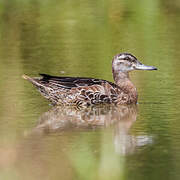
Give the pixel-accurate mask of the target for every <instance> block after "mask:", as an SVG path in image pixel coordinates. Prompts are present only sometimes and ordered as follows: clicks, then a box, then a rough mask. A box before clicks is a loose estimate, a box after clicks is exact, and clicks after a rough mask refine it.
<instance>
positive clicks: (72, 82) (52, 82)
mask: <svg viewBox="0 0 180 180" xmlns="http://www.w3.org/2000/svg"><path fill="white" fill-rule="evenodd" d="M40 75H41V76H43V78H42V79H40V82H41V83H43V84H46V85H49V86H52V87H53V86H54V87H61V88H65V89H71V88H76V87H83V86H92V85H97V84H98V85H101V84H102V83H104V82H108V83H109V84H110V85H111V86H112V87H118V86H117V85H116V84H114V83H112V82H109V81H106V80H102V79H94V78H85V77H58V76H51V75H47V74H40Z"/></svg>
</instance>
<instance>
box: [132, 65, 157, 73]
mask: <svg viewBox="0 0 180 180" xmlns="http://www.w3.org/2000/svg"><path fill="white" fill-rule="evenodd" d="M135 69H137V70H150V71H151V70H157V68H156V67H154V66H146V65H144V64H137V65H136V67H135Z"/></svg>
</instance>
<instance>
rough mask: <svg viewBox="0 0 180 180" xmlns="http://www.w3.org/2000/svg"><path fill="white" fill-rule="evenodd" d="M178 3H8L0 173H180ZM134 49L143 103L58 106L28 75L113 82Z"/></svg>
mask: <svg viewBox="0 0 180 180" xmlns="http://www.w3.org/2000/svg"><path fill="white" fill-rule="evenodd" d="M179 18H180V3H179V2H178V1H173V2H172V1H170V0H166V1H162V0H151V1H150V0H149V1H146V2H145V1H139V2H134V1H129V0H128V1H127V0H121V1H118V0H106V1H102V0H98V1H96V2H92V1H88V0H85V1H81V0H78V1H73V0H68V1H63V0H62V1H55V0H51V1H50V0H44V1H40V0H27V1H22V0H11V1H7V0H4V1H2V4H1V8H0V77H1V80H0V99H1V108H0V179H7V180H11V179H13V180H16V179H17V180H20V179H23V180H24V179H29V180H31V179H37V180H39V179H45V180H46V179H47V180H49V179H63V180H66V179H67V180H73V179H78V180H79V179H82V180H84V179H87V180H91V179H93V180H94V179H99V180H106V179H107V180H109V179H112V180H116V179H118V180H119V179H125V180H131V179H132V180H135V179H137V180H141V179H142V180H144V179H149V180H154V179H165V180H172V179H173V180H178V179H179V178H180V173H179V170H180V141H179V139H180V121H179V116H180V113H179V109H180V94H179V89H180V79H179V76H180V71H179V67H180V61H179V57H180V51H179V48H180V34H179V32H180V21H179ZM120 52H130V53H132V54H134V55H135V56H137V58H138V59H139V60H140V61H141V62H142V63H144V64H147V65H152V66H156V67H158V71H156V72H145V71H143V72H140V71H138V72H132V73H131V75H130V76H131V79H132V81H133V82H134V84H135V85H136V87H137V89H138V93H139V101H138V105H137V106H121V107H118V108H117V107H108V106H107V107H97V108H88V109H85V110H79V109H73V108H53V107H52V106H50V105H49V102H47V101H46V100H45V99H44V98H43V97H41V96H40V95H39V93H38V92H37V91H36V90H35V88H34V87H32V85H31V84H30V83H28V82H26V81H25V80H23V79H22V78H21V75H22V74H28V75H31V76H37V75H38V73H47V74H53V75H62V76H86V77H94V78H101V79H106V80H109V81H113V79H112V74H111V60H112V57H113V56H114V55H115V54H117V53H120Z"/></svg>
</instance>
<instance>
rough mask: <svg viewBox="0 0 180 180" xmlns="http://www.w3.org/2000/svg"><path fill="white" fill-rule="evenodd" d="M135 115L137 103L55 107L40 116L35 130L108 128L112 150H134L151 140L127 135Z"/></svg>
mask: <svg viewBox="0 0 180 180" xmlns="http://www.w3.org/2000/svg"><path fill="white" fill-rule="evenodd" d="M136 118H137V105H129V106H127V105H122V106H101V107H89V108H86V109H77V108H74V107H54V108H52V109H50V110H49V111H48V112H45V113H44V114H42V115H41V117H40V118H39V121H38V125H37V126H36V127H35V129H34V131H36V132H38V133H51V132H58V131H61V132H62V131H68V130H71V131H74V130H78V131H79V130H83V129H98V128H107V127H110V128H112V129H113V131H114V145H115V151H116V153H119V154H129V153H133V152H134V151H135V149H136V147H138V146H144V145H146V144H148V143H152V137H149V136H135V135H131V134H130V132H129V131H130V128H131V127H132V125H133V123H134V122H135V121H136Z"/></svg>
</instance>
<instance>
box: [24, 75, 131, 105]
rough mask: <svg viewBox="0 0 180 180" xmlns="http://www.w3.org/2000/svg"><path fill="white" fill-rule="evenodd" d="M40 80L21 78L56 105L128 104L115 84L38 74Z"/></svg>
mask: <svg viewBox="0 0 180 180" xmlns="http://www.w3.org/2000/svg"><path fill="white" fill-rule="evenodd" d="M40 75H41V76H42V78H31V77H28V76H26V75H24V76H23V77H24V78H25V79H27V80H29V81H30V82H31V83H32V84H33V85H35V86H36V87H37V89H38V90H39V92H40V93H41V94H42V95H43V96H44V97H45V98H47V99H48V100H50V101H51V102H52V103H53V104H57V105H75V106H83V105H85V106H86V105H94V104H111V103H114V104H117V103H118V104H128V98H127V97H128V95H127V93H126V92H124V91H123V90H122V89H121V88H120V87H119V86H117V85H116V84H114V83H112V82H109V81H106V80H102V79H94V78H84V77H57V76H50V75H47V74H40Z"/></svg>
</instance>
